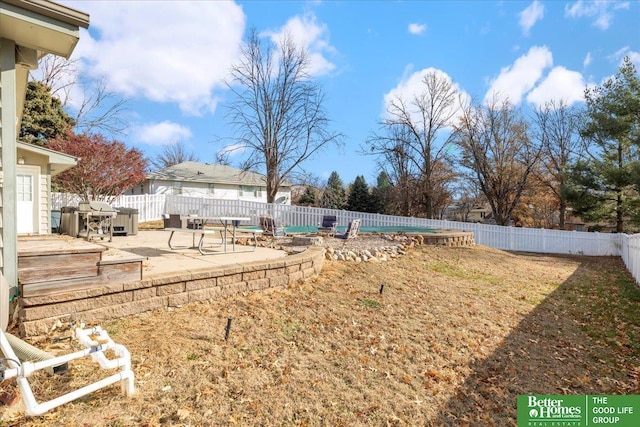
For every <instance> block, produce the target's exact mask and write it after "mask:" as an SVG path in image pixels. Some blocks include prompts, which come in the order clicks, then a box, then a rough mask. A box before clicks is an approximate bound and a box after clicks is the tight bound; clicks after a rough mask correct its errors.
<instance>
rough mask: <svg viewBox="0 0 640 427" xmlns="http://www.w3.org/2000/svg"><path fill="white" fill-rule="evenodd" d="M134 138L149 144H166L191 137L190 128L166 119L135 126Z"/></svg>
mask: <svg viewBox="0 0 640 427" xmlns="http://www.w3.org/2000/svg"><path fill="white" fill-rule="evenodd" d="M131 136H132V139H133V140H134V141H137V142H142V143H144V144H148V145H166V144H171V143H174V142H176V141H185V140H187V139H189V138H191V130H189V128H187V127H185V126H182V125H179V124H178V123H173V122H170V121H166V120H165V121H164V122H160V123H147V124H144V125H141V126H138V127H136V128H134V130H133V132H132V135H131Z"/></svg>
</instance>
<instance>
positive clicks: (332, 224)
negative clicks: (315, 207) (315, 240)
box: [318, 215, 338, 234]
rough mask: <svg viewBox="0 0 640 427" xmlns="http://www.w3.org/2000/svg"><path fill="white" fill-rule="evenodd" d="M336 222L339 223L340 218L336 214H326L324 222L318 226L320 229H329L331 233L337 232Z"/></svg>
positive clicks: (323, 218)
mask: <svg viewBox="0 0 640 427" xmlns="http://www.w3.org/2000/svg"><path fill="white" fill-rule="evenodd" d="M336 224H338V219H337V218H336V216H335V215H324V216H323V217H322V222H321V223H320V225H319V226H318V231H328V232H329V233H331V234H335V232H336Z"/></svg>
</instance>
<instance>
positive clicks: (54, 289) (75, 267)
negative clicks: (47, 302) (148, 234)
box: [18, 236, 145, 299]
mask: <svg viewBox="0 0 640 427" xmlns="http://www.w3.org/2000/svg"><path fill="white" fill-rule="evenodd" d="M106 251H107V247H105V246H102V245H99V244H95V243H92V242H87V241H84V240H82V239H75V238H68V237H64V236H33V237H27V238H20V239H18V282H19V283H20V286H21V291H20V294H21V295H22V296H23V297H25V298H35V299H37V298H38V297H44V296H46V295H50V294H60V295H68V294H69V292H75V291H77V290H81V289H87V288H92V287H100V286H104V285H106V284H113V283H118V282H120V283H123V282H127V281H134V280H140V279H141V278H142V261H143V260H144V259H145V258H144V257H140V256H137V255H134V254H127V255H126V256H122V255H121V256H119V257H115V258H114V257H113V256H106V255H105V254H106ZM54 299H55V297H54Z"/></svg>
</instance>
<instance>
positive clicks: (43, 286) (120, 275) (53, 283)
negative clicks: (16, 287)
mask: <svg viewBox="0 0 640 427" xmlns="http://www.w3.org/2000/svg"><path fill="white" fill-rule="evenodd" d="M144 259H145V258H144V257H136V256H133V257H131V258H128V259H118V260H111V261H102V262H100V263H99V264H98V266H97V269H98V272H99V273H98V274H97V275H95V276H92V277H78V278H71V279H60V280H47V281H42V282H37V283H29V284H23V285H22V297H23V298H24V301H25V303H26V304H25V305H31V303H37V302H38V301H37V300H36V299H37V298H38V297H43V296H46V297H47V300H48V301H54V300H57V299H56V297H55V294H59V295H61V298H60V301H64V300H65V299H66V298H67V297H66V296H64V295H65V294H69V293H71V292H75V291H79V290H83V289H90V288H93V287H100V286H104V285H108V284H114V283H126V282H133V281H136V280H140V279H142V262H143V260H144Z"/></svg>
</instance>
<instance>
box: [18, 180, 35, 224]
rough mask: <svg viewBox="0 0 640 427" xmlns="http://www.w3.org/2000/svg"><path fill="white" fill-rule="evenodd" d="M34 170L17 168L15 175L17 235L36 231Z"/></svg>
mask: <svg viewBox="0 0 640 427" xmlns="http://www.w3.org/2000/svg"><path fill="white" fill-rule="evenodd" d="M37 177H38V173H37V172H36V171H35V170H23V169H22V168H19V169H18V171H17V174H16V187H17V188H16V199H17V203H18V206H17V211H16V214H17V215H16V216H17V227H18V230H17V231H18V234H27V233H34V232H36V231H38V230H37V222H36V220H37V211H36V208H37V204H36V182H37V180H36V179H37Z"/></svg>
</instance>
